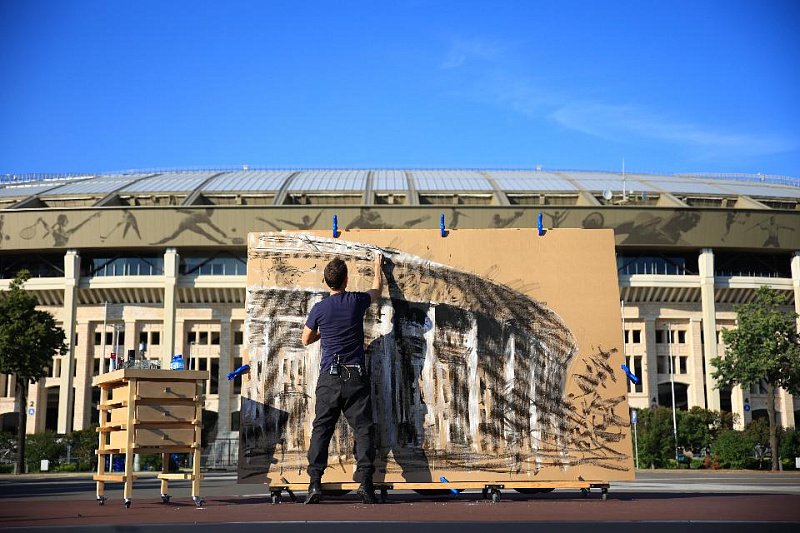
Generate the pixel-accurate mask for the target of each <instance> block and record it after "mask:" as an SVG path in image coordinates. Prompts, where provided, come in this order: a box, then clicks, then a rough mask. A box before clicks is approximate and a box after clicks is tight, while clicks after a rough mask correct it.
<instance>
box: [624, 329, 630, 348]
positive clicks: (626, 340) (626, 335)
mask: <svg viewBox="0 0 800 533" xmlns="http://www.w3.org/2000/svg"><path fill="white" fill-rule="evenodd" d="M628 342H629V341H628V330H627V329H626V330H625V344H628Z"/></svg>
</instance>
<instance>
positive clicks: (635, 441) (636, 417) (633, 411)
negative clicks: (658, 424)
mask: <svg viewBox="0 0 800 533" xmlns="http://www.w3.org/2000/svg"><path fill="white" fill-rule="evenodd" d="M638 423H639V411H637V410H636V409H631V424H633V452H634V453H635V454H636V468H637V470H638V468H639V439H638V437H637V435H636V425H637V424H638Z"/></svg>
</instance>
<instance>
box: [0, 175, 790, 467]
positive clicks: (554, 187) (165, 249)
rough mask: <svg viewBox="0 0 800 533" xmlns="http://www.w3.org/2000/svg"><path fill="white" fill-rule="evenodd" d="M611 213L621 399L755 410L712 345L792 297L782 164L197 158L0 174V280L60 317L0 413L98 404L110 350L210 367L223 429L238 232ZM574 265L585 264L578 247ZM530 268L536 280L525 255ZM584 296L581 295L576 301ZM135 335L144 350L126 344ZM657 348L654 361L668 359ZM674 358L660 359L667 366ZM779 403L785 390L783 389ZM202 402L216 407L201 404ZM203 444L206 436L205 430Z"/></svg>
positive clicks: (757, 389)
mask: <svg viewBox="0 0 800 533" xmlns="http://www.w3.org/2000/svg"><path fill="white" fill-rule="evenodd" d="M538 213H542V215H543V220H544V225H545V227H548V228H558V227H574V228H590V229H591V228H611V229H613V230H614V232H615V234H616V253H617V266H618V271H619V294H620V305H621V306H622V308H623V318H624V324H622V325H621V326H620V329H621V333H620V335H624V339H625V352H626V358H627V360H628V366H629V367H630V368H631V369H632V370H633V372H634V373H635V374H636V375H638V376H640V377H641V378H642V379H641V381H640V382H639V384H637V385H634V384H629V387H630V388H629V392H630V397H629V399H630V404H631V406H632V407H649V406H652V405H671V402H672V400H671V387H670V382H671V379H674V382H675V392H676V405H677V407H679V408H688V407H692V406H701V407H706V408H709V409H715V410H720V409H721V410H726V411H732V412H734V413H737V414H738V415H739V419H740V425H744V424H746V423H747V422H749V421H750V420H751V419H752V418H753V417H759V416H765V415H766V404H765V396H764V393H765V390H764V388H763V387H761V386H759V385H756V386H753V387H752V388H749V389H747V390H742V389H741V388H739V387H736V388H734V389H733V390H722V391H720V390H717V389H716V388H715V386H714V381H713V378H712V377H711V374H712V372H713V368H712V366H711V362H710V361H711V359H712V358H713V357H715V356H717V355H720V354H723V353H724V348H725V347H724V345H723V344H722V337H721V334H720V332H721V330H722V329H724V328H731V327H734V326H735V321H736V315H735V312H734V306H735V305H736V304H740V303H743V302H747V301H749V300H750V299H752V298H753V296H754V294H755V290H756V289H757V288H758V287H759V286H761V285H768V286H770V287H772V288H774V289H777V290H779V291H782V292H785V293H786V294H788V295H789V297H790V301H791V302H792V305H793V306H794V309H795V310H798V311H800V180H798V179H794V178H786V177H777V176H761V175H709V174H693V175H652V174H620V173H610V172H578V171H545V170H540V169H536V170H498V171H495V170H250V169H247V168H246V167H245V168H244V169H240V170H230V169H228V170H203V171H152V172H135V173H120V174H109V175H69V176H53V175H25V176H2V177H0V288H3V289H5V288H7V287H8V284H9V283H10V280H11V278H13V277H14V275H15V274H16V272H17V271H18V270H20V269H21V268H27V269H28V270H29V271H30V272H31V274H32V276H33V277H32V279H31V280H30V281H29V282H28V283H27V285H26V288H27V289H28V290H30V291H32V292H33V293H34V294H36V296H37V298H38V299H39V302H40V305H41V308H42V309H46V310H47V311H49V312H51V313H52V314H53V315H54V316H55V317H56V319H57V320H58V321H59V323H60V324H61V326H62V327H63V328H64V330H65V331H66V333H67V338H68V339H69V340H70V341H71V342H70V343H69V353H68V355H66V356H64V357H56V358H54V360H53V364H52V366H51V368H50V373H49V376H48V377H47V378H45V379H43V380H41V381H39V382H38V383H37V384H35V385H33V386H31V388H30V392H29V397H28V399H27V402H26V405H25V406H19V405H16V404H15V399H14V382H13V379H9V377H8V376H0V426H1V427H2V429H5V430H10V429H13V428H14V427H15V424H16V415H15V414H14V413H16V412H17V410H18V409H19V408H20V407H22V408H25V409H27V410H28V412H29V413H33V415H32V416H29V417H28V427H27V431H28V432H29V433H32V432H40V431H44V430H53V431H57V432H59V433H63V432H66V431H69V430H71V429H81V428H84V427H87V426H89V425H90V424H91V423H92V422H93V421H95V420H97V416H98V414H97V410H96V408H95V407H96V405H97V402H98V401H99V393H98V392H97V391H93V390H92V387H91V379H92V376H94V375H97V374H98V373H100V372H103V371H104V370H107V362H106V361H107V360H108V358H109V356H110V354H111V353H112V352H114V353H115V354H117V356H118V357H119V356H122V357H128V354H129V353H131V352H132V351H133V352H134V353H136V354H137V356H139V357H141V356H142V355H143V356H144V357H146V358H149V359H153V360H160V361H161V362H162V365H168V364H169V360H170V357H171V355H172V354H175V353H181V354H184V356H185V357H187V358H188V359H189V360H190V361H191V363H190V364H191V367H192V368H197V369H202V370H209V371H210V373H211V378H210V380H209V382H208V383H207V386H206V409H207V411H208V412H209V413H211V414H210V415H209V417H208V419H207V422H209V424H208V425H209V426H212V428H211V429H212V438H213V439H216V442H223V441H225V442H228V443H234V444H235V439H236V437H237V435H238V409H239V407H238V406H239V404H240V397H239V393H240V391H239V388H238V382H229V381H227V379H226V378H225V376H226V374H227V373H228V372H230V371H231V370H233V369H235V368H237V367H238V366H239V365H240V364H241V362H242V346H243V343H244V332H243V324H244V319H245V309H244V301H245V274H246V272H245V271H246V259H247V258H246V254H247V250H246V245H245V241H246V236H247V233H248V232H250V231H276V230H298V229H300V230H304V229H323V230H330V229H332V226H333V220H334V215H335V216H336V219H337V221H338V228H339V230H347V229H352V228H373V229H379V228H439V224H440V216H441V215H444V220H445V225H446V226H447V228H448V229H452V230H458V229H459V228H499V227H518V228H530V229H531V238H532V239H535V238H537V231H536V220H537V215H538ZM586 267H587V268H591V265H587V266H586ZM530 276H531V281H534V280H535V277H536V273H535V267H534V265H531V271H530ZM586 305H592V302H589V301H587V302H586ZM142 352H143V353H142ZM670 363H672V365H671V364H670ZM671 368H672V373H671ZM777 408H778V411H779V421H780V423H781V424H782V425H783V426H785V427H793V426H795V424H796V421H797V419H798V416H800V401H797V403H796V400H795V399H793V398H792V396H791V395H789V394H787V393H786V392H785V391H780V393H779V398H778V405H777ZM217 414H218V416H217ZM209 449H210V450H212V453H213V449H214V446H211V447H210V448H209Z"/></svg>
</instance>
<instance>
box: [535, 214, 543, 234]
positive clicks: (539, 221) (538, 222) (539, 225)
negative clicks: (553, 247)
mask: <svg viewBox="0 0 800 533" xmlns="http://www.w3.org/2000/svg"><path fill="white" fill-rule="evenodd" d="M536 229H537V230H539V237H541V236H542V235H544V222H543V221H542V214H541V213H539V214H538V215H536Z"/></svg>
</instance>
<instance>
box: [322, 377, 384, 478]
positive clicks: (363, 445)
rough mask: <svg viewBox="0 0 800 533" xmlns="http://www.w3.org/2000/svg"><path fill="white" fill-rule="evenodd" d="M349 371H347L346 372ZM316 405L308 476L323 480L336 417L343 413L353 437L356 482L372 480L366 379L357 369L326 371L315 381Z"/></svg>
mask: <svg viewBox="0 0 800 533" xmlns="http://www.w3.org/2000/svg"><path fill="white" fill-rule="evenodd" d="M348 371H349V372H348ZM316 395H317V405H316V409H315V416H314V424H313V427H312V430H311V445H310V447H309V449H308V476H309V477H310V478H311V480H312V481H313V480H315V479H316V480H319V479H322V474H323V473H324V472H325V467H326V466H328V445H329V444H330V441H331V437H332V436H333V432H334V430H335V429H336V422H337V421H338V420H339V415H340V414H341V413H344V416H345V418H346V419H347V422H348V423H349V424H350V427H351V428H352V429H353V433H355V437H356V460H357V468H356V476H355V479H356V481H359V482H361V481H364V480H365V479H371V478H372V474H373V473H374V472H375V467H374V466H373V463H374V461H375V442H374V424H373V422H372V399H371V396H372V394H371V390H370V382H369V376H366V375H363V376H362V375H361V374H360V373H359V372H358V370H356V369H343V370H342V374H341V375H338V376H332V375H330V373H329V372H327V371H325V372H323V373H322V374H320V376H319V381H318V382H317V392H316Z"/></svg>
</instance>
